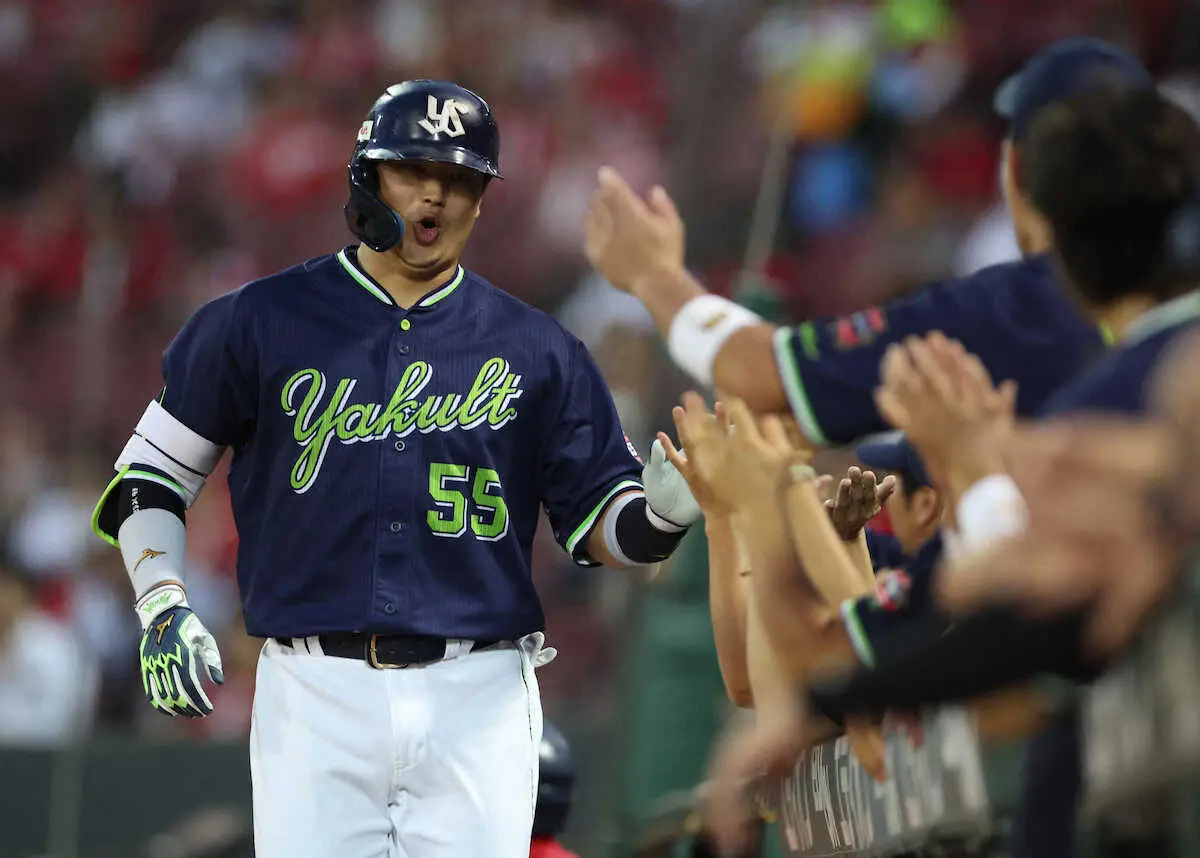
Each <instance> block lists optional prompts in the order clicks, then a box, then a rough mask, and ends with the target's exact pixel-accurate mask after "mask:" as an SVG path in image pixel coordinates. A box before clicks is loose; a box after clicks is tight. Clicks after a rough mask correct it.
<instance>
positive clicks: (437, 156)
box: [356, 143, 504, 179]
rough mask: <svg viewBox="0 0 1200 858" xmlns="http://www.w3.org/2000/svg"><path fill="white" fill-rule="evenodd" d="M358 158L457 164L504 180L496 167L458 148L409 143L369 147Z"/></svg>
mask: <svg viewBox="0 0 1200 858" xmlns="http://www.w3.org/2000/svg"><path fill="white" fill-rule="evenodd" d="M356 157H357V158H359V159H361V160H364V161H432V162H434V163H437V164H455V165H457V166H460V167H467V168H468V169H471V170H474V171H475V172H477V173H482V174H483V175H485V176H489V177H491V178H493V179H503V178H504V176H502V175H500V171H499V170H498V169H497V168H496V167H495V165H493V164H491V163H490V162H488V161H487V160H486V159H484V158H481V157H479V155H477V154H475V153H474V152H471V151H470V150H468V149H463V148H460V147H457V146H452V147H445V146H430V145H423V144H420V143H409V144H407V145H406V146H405V147H404V148H403V149H389V148H384V147H379V146H367V147H366V148H364V149H363V150H362V151H361V152H359V153H358V155H357V156H356Z"/></svg>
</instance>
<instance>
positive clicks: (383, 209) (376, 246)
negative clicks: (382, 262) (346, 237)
mask: <svg viewBox="0 0 1200 858" xmlns="http://www.w3.org/2000/svg"><path fill="white" fill-rule="evenodd" d="M347 172H348V174H349V180H350V199H348V200H347V201H346V205H345V206H344V207H343V209H342V212H343V214H344V215H345V217H346V226H347V227H348V228H349V230H350V232H352V233H354V235H355V236H356V237H357V238H358V239H359V240H360V241H361V242H362V243H363V244H365V245H366V246H367V247H369V248H371V249H372V250H374V251H376V252H378V253H383V252H384V251H387V250H390V249H391V248H393V247H395V246H396V245H397V244H399V243H400V242H401V240H403V238H404V222H403V221H401V220H400V218H399V216H397V214H396V213H395V212H394V211H392V210H391V209H390V208H388V206H387V205H385V204H384V202H383V201H382V200H380V199H379V196H378V189H379V176H378V174H377V173H376V171H375V168H374V166H373V165H372V164H370V163H369V162H364V161H362V160H360V159H358V158H355V159H353V160H352V161H351V162H350V167H349V169H348V171H347Z"/></svg>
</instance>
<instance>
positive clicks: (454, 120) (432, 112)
mask: <svg viewBox="0 0 1200 858" xmlns="http://www.w3.org/2000/svg"><path fill="white" fill-rule="evenodd" d="M427 104H428V106H427V107H426V113H425V118H424V119H422V120H421V121H420V122H418V123H417V124H418V125H420V126H421V127H422V128H424V129H425V130H426V131H428V132H429V133H430V134H432V135H433V136H434V137H437V136H439V135H441V134H445V135H446V136H447V137H461V136H462V135H464V134H466V133H467V132H466V130H465V129H464V128H463V125H462V120H461V119H460V118H459V114H460V113H466V112H467V111H468V110H470V109H471V108H469V107H468V106H467V105H465V104H462V103H460V102H457V101H455V100H454V99H453V98H447V99H446V100H445V101H443V102H442V109H441V110H440V111H439V110H438V103H437V96H434V95H431V96H429V101H428V102H427ZM434 123H436V124H434Z"/></svg>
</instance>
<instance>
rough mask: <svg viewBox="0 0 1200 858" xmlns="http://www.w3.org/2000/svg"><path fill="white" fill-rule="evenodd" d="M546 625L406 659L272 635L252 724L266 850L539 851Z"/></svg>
mask: <svg viewBox="0 0 1200 858" xmlns="http://www.w3.org/2000/svg"><path fill="white" fill-rule="evenodd" d="M531 637H534V636H531ZM536 637H537V638H539V640H538V641H536V642H531V639H530V638H526V639H525V640H523V641H522V642H521V645H520V646H518V647H517V648H515V649H514V648H508V649H495V650H484V651H481V652H477V653H470V654H467V655H462V656H458V657H456V658H452V659H448V660H445V661H439V662H434V663H432V664H430V665H427V666H424V667H415V668H404V669H400V670H377V669H375V668H372V667H370V666H369V665H367V663H366V662H364V661H356V660H350V659H342V658H333V657H327V656H324V655H317V654H313V653H311V652H309V651H308V650H307V649H306V647H305V646H304V645H303V639H297V642H298V643H299V644H300V645H299V647H295V646H294V647H293V648H288V647H286V646H283V645H281V644H279V643H278V642H277V641H274V640H270V641H268V642H267V643H266V644H265V645H264V647H263V650H262V654H261V656H260V657H259V662H258V674H257V684H256V688H255V696H254V715H253V719H252V725H251V732H250V773H251V779H252V782H253V795H254V845H255V853H256V855H257V856H258V858H335V856H336V858H451V856H453V858H528V855H529V840H530V831H531V829H532V826H533V808H534V801H535V797H536V794H537V771H538V745H539V744H540V742H541V736H542V707H541V701H540V698H539V696H538V687H537V680H536V678H535V676H534V660H535V657H536V656H537V651H538V649H539V647H540V637H541V636H540V635H538V636H536ZM308 640H309V641H310V642H313V646H315V645H316V644H315V640H314V639H313V638H309V639H308Z"/></svg>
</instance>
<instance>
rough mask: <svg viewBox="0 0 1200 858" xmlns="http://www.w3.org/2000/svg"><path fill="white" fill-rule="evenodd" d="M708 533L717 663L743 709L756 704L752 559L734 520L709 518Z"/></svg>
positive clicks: (729, 692) (727, 689) (733, 699)
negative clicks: (752, 656) (752, 659)
mask: <svg viewBox="0 0 1200 858" xmlns="http://www.w3.org/2000/svg"><path fill="white" fill-rule="evenodd" d="M705 533H706V534H707V536H708V593H709V595H708V605H709V612H710V614H711V616H712V627H713V643H714V644H715V645H716V649H717V666H718V667H719V668H720V670H721V679H722V680H723V681H724V683H725V693H726V694H727V695H728V696H729V701H730V702H731V703H732V704H733V705H734V706H737V707H740V708H742V709H749V708H752V707H753V706H754V695H753V685H754V681H753V676H752V670H753V668H752V666H751V664H750V643H749V640H748V637H749V634H750V630H749V623H750V617H749V611H750V609H751V606H750V605H749V602H750V601H751V599H750V593H749V583H750V582H749V581H748V580H747V577H746V576H748V575H749V574H750V566H749V560H748V558H747V557H746V555H745V554H744V553H743V552H742V551H740V550H739V547H738V541H737V535H736V533H735V531H734V525H733V522H732V521H731V520H730V519H729V517H727V516H722V517H717V518H705Z"/></svg>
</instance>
